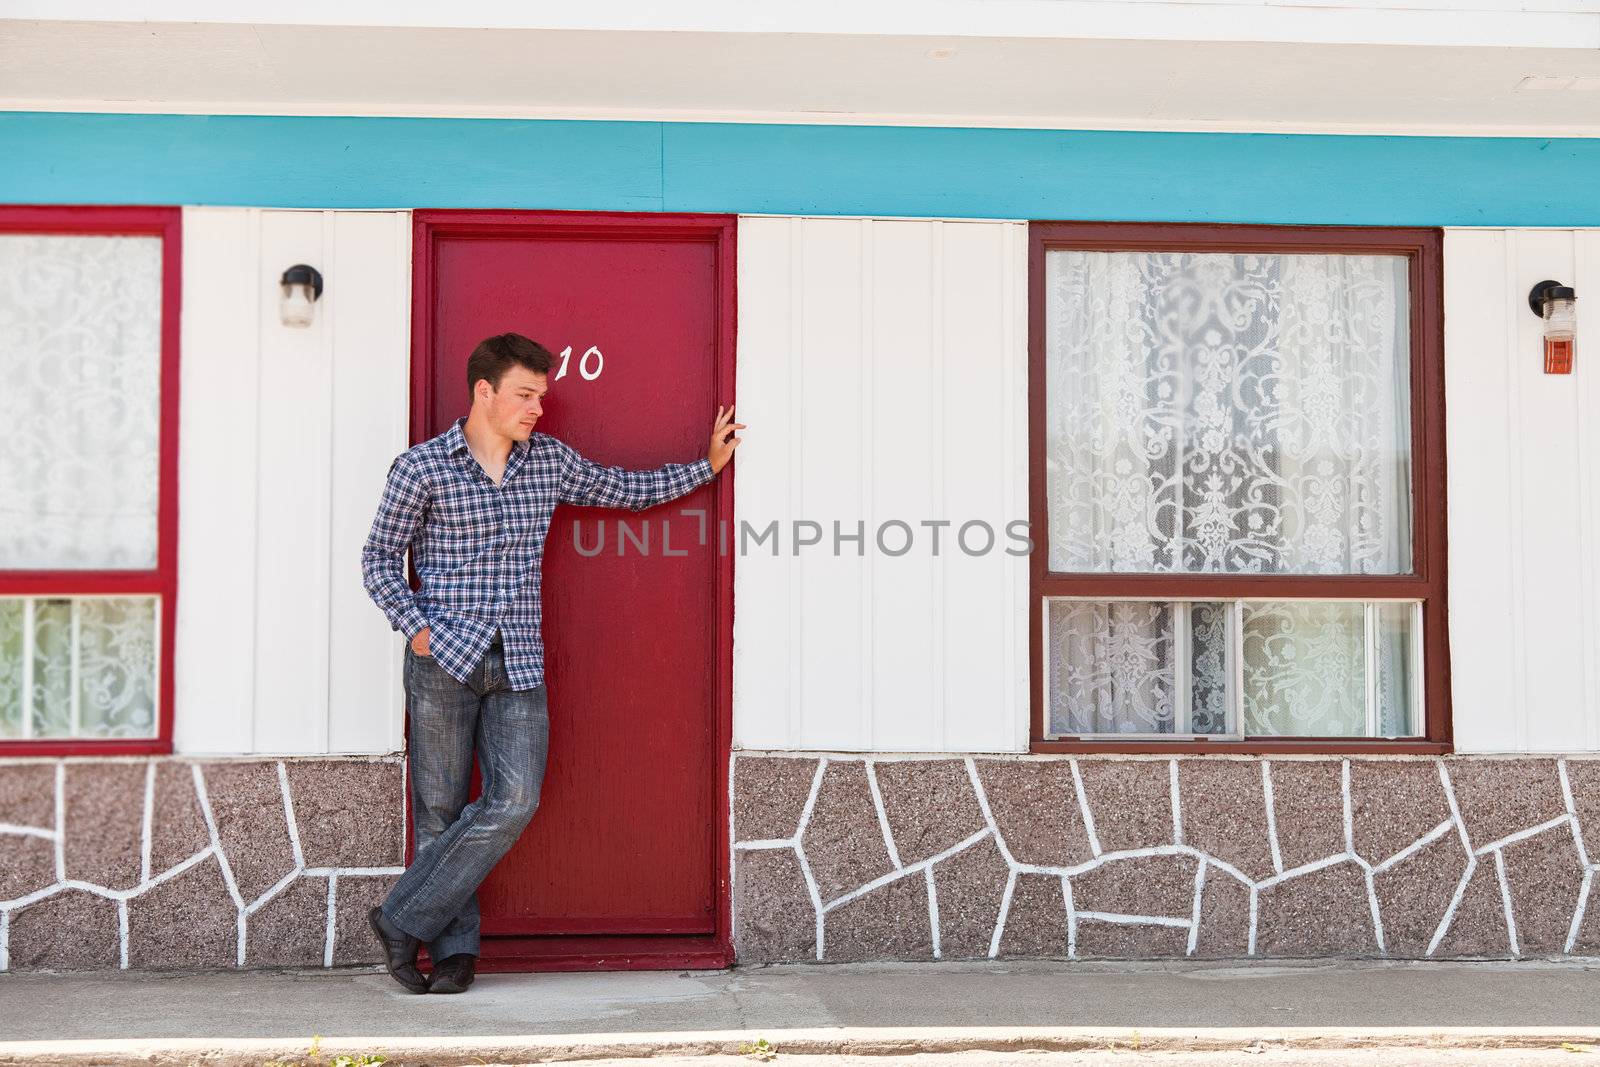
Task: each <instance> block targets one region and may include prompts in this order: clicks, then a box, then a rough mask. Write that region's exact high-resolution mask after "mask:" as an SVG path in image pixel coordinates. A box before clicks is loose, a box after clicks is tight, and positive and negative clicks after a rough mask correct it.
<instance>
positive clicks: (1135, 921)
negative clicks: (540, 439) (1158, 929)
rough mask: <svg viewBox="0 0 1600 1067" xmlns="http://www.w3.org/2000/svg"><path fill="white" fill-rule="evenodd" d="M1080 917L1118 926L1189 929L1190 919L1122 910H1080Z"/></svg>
mask: <svg viewBox="0 0 1600 1067" xmlns="http://www.w3.org/2000/svg"><path fill="white" fill-rule="evenodd" d="M1078 918H1079V919H1087V920H1089V921H1090V922H1097V923H1116V924H1117V925H1118V926H1171V927H1173V928H1174V929H1179V930H1187V929H1189V927H1190V920H1188V919H1175V918H1173V917H1172V916H1170V915H1129V914H1127V913H1125V912H1120V911H1080V912H1078Z"/></svg>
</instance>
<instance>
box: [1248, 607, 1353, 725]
mask: <svg viewBox="0 0 1600 1067" xmlns="http://www.w3.org/2000/svg"><path fill="white" fill-rule="evenodd" d="M1366 657H1367V652H1366V605H1365V604H1363V603H1361V602H1360V601H1336V602H1331V603H1316V602H1297V601H1286V602H1281V603H1262V604H1254V603H1247V604H1245V605H1244V730H1245V733H1246V734H1252V735H1258V736H1272V737H1296V736H1299V737H1362V736H1366V735H1367V734H1368V730H1367V658H1366Z"/></svg>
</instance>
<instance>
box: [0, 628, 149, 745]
mask: <svg viewBox="0 0 1600 1067" xmlns="http://www.w3.org/2000/svg"><path fill="white" fill-rule="evenodd" d="M31 606H32V613H31V616H32V617H31V620H30V617H29V616H30V612H29V610H28V609H29V604H28V602H27V601H24V600H21V599H0V738H18V737H33V738H42V737H99V738H105V737H154V736H155V735H156V681H155V679H156V620H157V614H156V600H155V598H154V597H82V598H77V599H73V598H58V597H49V598H46V597H40V598H37V599H35V600H33V602H32V605H31ZM30 621H31V627H32V637H33V640H32V646H33V647H32V655H31V656H30V655H29V651H28V648H27V642H26V641H25V639H24V634H25V632H26V631H27V630H28V628H29V624H30ZM74 646H76V654H74ZM25 697H26V699H25Z"/></svg>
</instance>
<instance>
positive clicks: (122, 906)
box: [117, 764, 155, 971]
mask: <svg viewBox="0 0 1600 1067" xmlns="http://www.w3.org/2000/svg"><path fill="white" fill-rule="evenodd" d="M151 766H152V767H153V766H155V764H151ZM117 965H118V967H120V968H121V969H122V970H124V971H125V970H127V969H128V902H127V901H126V900H119V901H117Z"/></svg>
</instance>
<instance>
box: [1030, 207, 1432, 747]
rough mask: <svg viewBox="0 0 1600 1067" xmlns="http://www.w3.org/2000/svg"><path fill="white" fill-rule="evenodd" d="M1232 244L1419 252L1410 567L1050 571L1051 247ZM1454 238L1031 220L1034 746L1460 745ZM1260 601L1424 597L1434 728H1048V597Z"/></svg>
mask: <svg viewBox="0 0 1600 1067" xmlns="http://www.w3.org/2000/svg"><path fill="white" fill-rule="evenodd" d="M1054 248H1071V249H1084V250H1089V251H1097V252H1165V251H1194V252H1235V253H1250V252H1260V253H1308V254H1318V253H1321V254H1344V255H1362V254H1366V255H1404V256H1406V257H1407V258H1408V259H1409V261H1410V270H1409V286H1410V311H1411V442H1412V444H1411V447H1412V485H1411V504H1412V515H1413V516H1415V517H1416V521H1415V522H1414V525H1413V529H1412V542H1413V543H1412V567H1413V573H1412V574H1409V575H1381V576H1372V577H1369V576H1364V575H1242V574H1241V575H1235V574H1216V573H1206V574H1182V573H1177V572H1161V573H1148V574H1133V573H1122V572H1117V573H1062V572H1051V571H1048V570H1047V569H1046V568H1047V567H1048V563H1049V544H1050V526H1049V514H1048V508H1047V507H1046V488H1045V417H1046V397H1045V285H1044V259H1045V252H1046V251H1048V250H1050V249H1054ZM1443 248H1444V235H1443V233H1442V232H1441V231H1439V230H1436V229H1420V228H1413V229H1395V228H1366V227H1345V226H1260V225H1246V224H1211V223H1113V222H1032V223H1029V225H1028V512H1029V519H1030V521H1031V531H1032V540H1033V552H1032V554H1031V556H1030V558H1029V597H1028V605H1029V609H1030V610H1029V623H1028V633H1029V645H1028V648H1029V657H1028V658H1029V685H1030V693H1031V695H1030V697H1029V700H1028V707H1029V717H1030V726H1029V731H1028V733H1029V738H1030V751H1032V752H1069V753H1085V752H1101V753H1163V754H1179V753H1186V754H1192V753H1197V752H1232V753H1250V754H1278V753H1296V752H1323V753H1327V752H1338V753H1346V754H1358V753H1388V754H1417V755H1433V754H1441V753H1446V752H1449V751H1451V750H1452V742H1451V724H1450V658H1449V656H1450V650H1449V634H1448V631H1447V618H1448V616H1447V613H1446V604H1445V535H1446V520H1445V454H1444V445H1445V437H1444V294H1443ZM1050 596H1074V597H1124V598H1126V597H1137V598H1141V599H1148V600H1162V599H1171V598H1199V597H1204V598H1210V599H1240V598H1243V599H1253V600H1263V599H1272V598H1276V597H1326V598H1328V599H1360V598H1363V597H1368V598H1370V597H1404V598H1408V599H1416V600H1421V601H1422V644H1423V678H1422V689H1423V705H1424V715H1423V721H1424V733H1423V736H1422V738H1421V739H1417V738H1406V739H1399V740H1390V739H1385V738H1371V739H1364V738H1351V737H1281V738H1246V739H1244V740H1228V741H1216V740H1209V739H1203V738H1202V739H1192V740H1191V739H1182V740H1173V741H1159V740H1150V739H1147V738H1142V739H1138V740H1126V741H1120V740H1118V739H1117V738H1116V737H1115V736H1114V735H1102V736H1097V737H1093V738H1090V737H1075V738H1055V739H1047V738H1046V737H1045V736H1044V727H1045V722H1044V715H1045V706H1044V622H1043V614H1044V611H1043V605H1044V600H1045V598H1046V597H1050Z"/></svg>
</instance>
